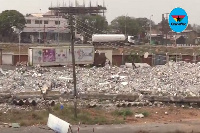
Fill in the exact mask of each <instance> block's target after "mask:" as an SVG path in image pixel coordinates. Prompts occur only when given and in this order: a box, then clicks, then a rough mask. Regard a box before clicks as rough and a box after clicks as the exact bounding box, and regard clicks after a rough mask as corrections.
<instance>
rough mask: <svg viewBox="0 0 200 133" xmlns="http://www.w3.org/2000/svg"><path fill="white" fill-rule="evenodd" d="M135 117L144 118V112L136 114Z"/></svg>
mask: <svg viewBox="0 0 200 133" xmlns="http://www.w3.org/2000/svg"><path fill="white" fill-rule="evenodd" d="M135 118H144V115H143V114H136V115H135Z"/></svg>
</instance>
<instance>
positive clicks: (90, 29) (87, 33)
mask: <svg viewBox="0 0 200 133" xmlns="http://www.w3.org/2000/svg"><path fill="white" fill-rule="evenodd" d="M77 29H78V32H79V33H81V34H82V35H83V36H84V39H86V40H88V39H89V38H91V37H92V35H93V34H97V33H98V34H102V33H106V32H107V29H108V22H107V20H106V18H105V17H104V16H101V15H82V16H78V19H77Z"/></svg>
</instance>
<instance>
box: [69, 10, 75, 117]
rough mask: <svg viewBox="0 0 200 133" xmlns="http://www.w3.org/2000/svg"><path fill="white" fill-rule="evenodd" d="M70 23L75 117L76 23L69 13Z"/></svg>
mask: <svg viewBox="0 0 200 133" xmlns="http://www.w3.org/2000/svg"><path fill="white" fill-rule="evenodd" d="M69 24H70V31H71V54H72V66H73V83H74V117H75V118H77V90H76V68H75V67H76V66H75V55H74V40H75V35H74V24H73V15H72V14H70V15H69Z"/></svg>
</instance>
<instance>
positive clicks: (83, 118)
mask: <svg viewBox="0 0 200 133" xmlns="http://www.w3.org/2000/svg"><path fill="white" fill-rule="evenodd" d="M77 112H78V118H75V117H74V108H73V106H67V105H64V108H63V109H61V108H60V105H59V104H58V105H56V106H54V107H52V108H48V109H46V110H34V109H32V110H31V111H25V110H10V111H8V112H7V113H5V114H4V113H0V121H2V122H5V123H20V125H21V126H32V125H37V124H40V125H46V124H47V120H48V116H49V113H51V114H53V115H55V116H57V117H58V118H60V119H62V120H65V121H67V122H69V123H71V124H78V123H79V122H81V123H82V124H88V125H94V124H123V123H124V120H123V118H122V117H120V116H121V114H122V116H131V115H132V114H133V113H132V111H130V110H123V111H122V113H120V112H118V113H117V114H118V115H115V116H113V115H111V113H110V112H107V113H105V110H102V109H96V108H94V109H78V110H77Z"/></svg>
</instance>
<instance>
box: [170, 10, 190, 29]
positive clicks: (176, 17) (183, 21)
mask: <svg viewBox="0 0 200 133" xmlns="http://www.w3.org/2000/svg"><path fill="white" fill-rule="evenodd" d="M169 26H170V28H171V29H172V30H173V31H174V32H177V33H180V32H182V31H184V30H185V29H186V28H187V26H188V15H187V13H186V11H185V10H184V9H182V8H180V7H178V8H174V9H173V10H172V11H171V13H170V15H169Z"/></svg>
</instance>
